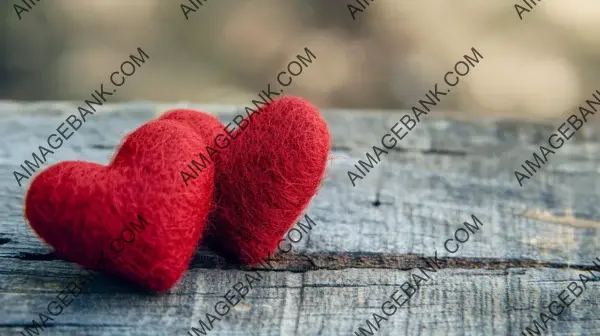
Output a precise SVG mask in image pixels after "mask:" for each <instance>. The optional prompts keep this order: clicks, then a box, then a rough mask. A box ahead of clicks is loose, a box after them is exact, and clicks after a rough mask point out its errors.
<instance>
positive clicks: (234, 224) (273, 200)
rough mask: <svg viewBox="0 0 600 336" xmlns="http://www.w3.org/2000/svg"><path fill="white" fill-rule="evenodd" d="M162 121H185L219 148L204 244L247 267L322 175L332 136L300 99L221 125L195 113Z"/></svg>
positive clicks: (286, 225)
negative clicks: (206, 237) (212, 200)
mask: <svg viewBox="0 0 600 336" xmlns="http://www.w3.org/2000/svg"><path fill="white" fill-rule="evenodd" d="M160 119H174V120H179V121H184V122H186V123H187V124H188V125H190V126H192V128H193V129H195V130H196V131H197V132H198V134H199V136H203V137H206V139H207V140H208V143H209V144H210V145H211V146H214V147H218V148H220V149H219V153H218V154H217V155H215V160H214V163H215V188H216V191H215V209H214V210H213V211H212V213H211V222H212V223H213V224H214V227H213V226H212V225H211V227H210V228H209V231H208V232H207V233H206V234H205V235H209V236H208V238H210V239H207V241H208V244H209V245H210V246H211V247H212V248H214V249H216V250H217V251H219V252H221V253H223V254H224V255H226V256H228V257H234V258H236V259H239V260H241V261H243V262H245V263H247V264H257V263H259V262H261V261H262V260H264V259H265V258H266V257H268V255H269V253H271V252H273V251H274V250H275V248H276V247H277V244H278V242H279V241H280V239H281V238H282V237H283V235H284V234H285V232H286V231H287V230H289V229H290V228H291V227H292V226H293V225H294V222H295V221H296V219H297V218H298V217H299V216H300V215H301V214H302V211H303V210H304V209H305V208H306V207H307V206H308V204H309V202H310V200H311V198H312V197H313V196H314V195H315V193H316V192H317V190H318V188H319V184H320V182H321V179H322V178H323V175H324V173H325V168H326V164H327V160H328V155H329V150H330V148H331V137H330V134H329V130H328V128H327V123H326V122H325V121H324V120H323V118H322V117H321V115H320V113H319V111H318V109H317V108H316V107H315V106H313V105H312V104H311V103H310V102H308V101H307V100H305V99H302V98H297V97H283V98H280V99H277V100H274V101H273V102H272V103H271V104H269V105H267V106H262V108H261V109H260V110H258V111H256V112H253V113H249V114H247V115H246V116H241V115H240V116H236V117H235V118H234V123H231V124H228V125H227V126H225V127H223V125H221V123H220V122H219V121H218V120H217V119H216V118H214V117H213V116H210V115H208V114H204V113H201V112H196V111H193V110H174V111H170V112H168V113H166V114H164V115H163V116H161V118H160ZM242 119H243V120H244V121H242ZM236 126H237V127H236ZM234 128H236V129H235V130H233V129H234ZM232 130H233V131H232ZM190 174H191V172H190Z"/></svg>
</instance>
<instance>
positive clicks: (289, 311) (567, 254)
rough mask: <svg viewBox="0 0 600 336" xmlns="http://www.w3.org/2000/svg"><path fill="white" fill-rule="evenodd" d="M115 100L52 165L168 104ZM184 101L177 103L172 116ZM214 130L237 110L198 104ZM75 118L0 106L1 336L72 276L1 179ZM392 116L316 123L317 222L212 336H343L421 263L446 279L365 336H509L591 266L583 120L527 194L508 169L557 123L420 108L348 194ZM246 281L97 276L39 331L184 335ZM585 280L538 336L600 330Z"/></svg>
mask: <svg viewBox="0 0 600 336" xmlns="http://www.w3.org/2000/svg"><path fill="white" fill-rule="evenodd" d="M184 105H186V104H153V103H143V102H137V103H129V104H116V105H108V106H106V107H103V108H102V110H99V111H98V113H96V114H95V115H94V116H93V117H91V118H90V119H89V120H88V122H86V123H85V124H84V125H83V126H82V127H81V128H80V129H79V130H78V131H77V132H76V133H75V135H74V136H73V137H72V138H71V139H69V140H68V141H66V143H65V144H64V145H63V146H62V147H61V148H60V149H58V150H57V151H56V153H55V154H54V155H50V157H49V158H50V160H49V162H48V164H51V163H54V162H58V161H60V160H72V159H78V160H91V161H95V162H100V163H106V162H108V160H109V159H110V157H111V155H112V152H113V150H114V147H115V146H116V145H117V144H118V143H119V141H120V139H121V138H122V137H123V136H124V135H125V134H126V133H128V132H130V131H132V130H134V129H135V128H137V127H138V126H140V125H141V124H142V123H144V122H146V121H148V120H150V119H152V118H155V117H156V116H157V114H158V113H160V112H161V111H164V110H165V109H167V108H171V107H175V106H184ZM186 106H187V105H186ZM190 106H191V107H196V108H199V109H202V110H207V111H211V112H213V113H215V114H217V115H218V116H219V118H220V119H221V120H222V121H224V122H225V123H227V122H229V121H230V120H231V119H232V118H233V116H234V115H235V114H236V112H237V111H241V110H242V107H239V106H223V105H211V106H207V105H206V106H195V105H190ZM73 112H76V105H75V104H72V103H67V102H47V103H35V104H18V103H14V102H7V101H0V116H1V118H0V134H2V140H3V141H2V142H1V144H0V176H3V177H2V178H0V186H1V187H0V198H1V199H2V201H1V202H0V207H1V208H0V210H1V211H0V216H2V217H1V218H0V303H2V304H1V305H0V334H1V335H20V332H21V331H22V330H23V326H24V325H26V324H28V323H31V320H32V319H34V318H36V312H41V311H43V310H44V309H46V305H47V304H48V302H49V301H51V300H52V298H53V297H55V296H56V294H57V293H58V292H60V291H61V290H62V289H63V288H64V286H66V285H67V283H69V282H70V281H73V280H74V279H77V278H78V276H79V274H80V273H81V272H80V270H79V268H78V267H77V266H76V265H73V264H72V263H69V262H66V261H63V260H60V259H59V258H56V257H55V256H54V255H53V254H52V253H51V249H50V248H49V247H47V246H45V245H44V244H43V243H42V242H41V241H40V240H39V239H38V238H37V237H36V236H35V234H34V233H33V232H32V230H31V229H30V228H29V227H28V225H27V224H26V223H25V222H24V220H23V216H22V213H23V198H24V193H25V190H26V185H25V186H24V187H18V185H17V183H16V181H15V179H14V177H13V176H12V171H13V170H14V169H16V168H17V167H18V165H19V164H21V163H23V160H25V159H30V158H31V152H32V151H33V150H34V149H35V148H37V146H38V145H40V144H42V143H44V142H45V141H46V138H47V136H48V135H49V134H50V133H51V132H53V130H55V129H56V127H57V126H58V125H59V124H60V123H61V122H63V121H64V118H65V117H66V115H68V114H71V113H73ZM403 114H404V112H403V111H389V112H384V111H346V110H329V111H324V115H325V118H326V119H327V121H328V123H329V125H330V128H331V132H332V135H333V150H332V159H331V160H330V164H329V168H328V176H327V179H326V180H325V183H324V184H323V187H322V188H321V190H320V191H319V192H318V194H317V195H316V196H315V198H314V199H313V202H312V203H311V205H310V207H309V208H308V209H307V211H306V213H307V214H308V215H309V216H310V217H311V218H312V219H313V220H314V221H315V222H316V224H317V226H316V227H313V229H312V231H311V232H310V235H308V236H307V237H305V238H304V239H303V240H302V241H301V242H300V243H298V244H295V245H294V249H293V251H292V252H291V253H290V254H286V255H281V256H279V257H277V259H276V261H275V262H274V263H273V265H274V269H273V270H259V272H260V274H263V275H264V278H263V280H261V282H260V283H259V285H258V287H257V288H254V289H253V290H252V291H251V292H250V293H249V295H248V297H246V298H245V299H244V300H243V301H242V302H241V303H240V304H238V305H237V306H236V307H235V309H234V310H233V311H232V312H231V313H229V314H228V315H227V316H226V317H224V318H223V320H222V321H217V323H216V328H215V330H213V331H211V332H210V334H212V335H340V334H353V332H354V331H355V330H356V328H357V327H358V326H359V325H363V326H365V319H367V318H368V317H369V316H370V315H371V314H372V313H374V312H377V311H378V310H379V312H380V306H381V304H382V303H383V302H384V301H385V300H387V299H386V297H389V295H390V294H391V293H392V292H394V290H396V289H399V288H398V286H399V285H400V284H401V283H403V282H404V281H406V280H407V279H408V275H409V273H410V272H411V270H412V269H414V268H415V267H418V266H421V265H422V261H421V257H422V256H427V257H431V256H433V254H434V253H435V252H436V251H437V253H438V257H439V258H440V260H441V261H440V263H441V265H442V270H441V271H439V272H438V273H437V274H436V275H435V276H434V277H432V280H431V281H430V282H427V283H426V284H425V285H424V286H423V287H422V289H421V291H420V293H419V294H418V295H417V296H415V297H414V298H413V299H412V300H411V304H410V307H406V306H405V307H404V308H402V309H401V310H400V311H399V312H397V313H396V314H395V315H394V316H392V317H391V318H390V319H389V321H386V322H383V324H382V328H381V330H380V331H378V332H377V335H520V334H521V331H522V329H523V328H525V327H526V326H528V325H529V323H530V322H531V319H532V318H534V317H536V316H539V315H538V314H539V312H541V311H543V309H544V307H545V306H547V305H548V304H549V303H550V302H551V301H552V300H555V299H556V297H557V295H558V293H560V292H561V291H562V290H563V289H565V287H566V286H567V285H568V283H569V282H571V281H573V280H577V279H578V276H577V274H579V273H580V272H585V271H586V270H596V269H598V267H596V266H595V265H594V264H593V263H592V261H593V260H594V258H596V257H600V253H598V249H597V246H599V243H600V236H599V235H598V225H596V223H598V221H599V220H600V213H598V212H599V210H598V207H597V204H599V199H598V196H597V194H598V193H597V192H595V191H596V190H600V188H599V187H600V185H599V182H598V181H600V179H599V178H598V174H599V170H598V168H597V167H598V166H599V163H600V162H598V161H599V160H600V146H599V143H600V133H599V132H598V124H587V125H585V126H584V127H583V128H582V129H581V130H580V131H579V132H578V133H577V134H576V135H575V137H573V138H572V139H571V140H569V142H568V144H567V145H565V146H563V147H562V148H561V149H559V150H557V152H556V154H555V155H554V156H552V158H551V159H550V161H549V163H548V164H546V165H545V166H544V167H543V169H542V170H541V172H538V173H536V175H534V177H533V178H532V179H531V180H527V181H525V184H524V186H523V187H520V186H519V184H518V183H517V181H516V179H515V177H514V175H513V170H514V169H516V168H517V167H518V166H519V165H520V164H521V163H522V162H523V160H525V159H526V158H529V157H530V156H531V153H532V152H533V151H534V150H536V147H539V145H540V144H543V142H544V141H546V139H547V137H548V136H549V135H550V134H551V133H552V132H554V131H555V130H556V127H557V126H558V125H560V124H561V123H562V121H561V120H556V121H545V122H543V123H541V122H540V123H535V122H531V121H524V120H510V119H479V120H476V121H475V120H468V119H464V118H460V117H454V116H448V115H446V116H443V117H440V116H438V117H436V116H435V115H434V114H433V113H432V114H430V115H429V116H427V118H426V119H425V120H424V121H423V122H421V123H419V124H418V125H417V127H416V128H415V129H414V130H413V131H412V132H411V133H410V134H409V135H408V136H407V137H406V138H405V139H404V140H403V141H402V142H400V143H399V145H398V146H397V147H396V148H395V149H394V150H392V151H390V153H389V154H388V155H384V156H382V161H381V163H379V164H378V165H376V166H375V168H374V169H372V171H371V172H370V173H369V174H368V175H367V176H366V177H365V178H364V179H363V180H358V181H357V186H356V187H352V184H351V183H350V180H349V178H348V176H347V171H348V170H350V169H353V165H354V164H356V163H357V161H358V160H359V159H364V158H365V152H367V151H370V152H371V146H373V145H381V137H382V136H383V135H384V134H385V133H389V128H390V127H391V126H392V125H393V124H394V123H395V122H397V119H399V117H400V116H402V115H403ZM471 214H474V215H476V216H477V217H478V218H479V219H480V220H481V221H482V223H483V226H482V227H480V230H479V231H477V232H475V233H473V234H471V236H470V238H469V241H467V242H466V243H464V244H461V246H460V249H459V250H458V251H457V252H456V253H449V252H448V251H446V250H445V249H444V242H445V241H446V239H448V238H452V237H453V235H454V232H455V231H456V229H458V228H460V227H462V225H463V224H462V223H463V222H465V221H469V222H471ZM245 273H246V270H245V269H244V268H243V267H240V266H237V265H231V264H228V263H227V262H225V261H224V260H223V259H222V258H221V257H219V256H217V255H215V254H213V253H212V252H210V251H205V250H199V251H198V252H197V254H196V256H195V258H194V260H193V262H192V263H191V265H190V270H189V271H188V272H187V273H186V275H185V277H184V279H183V280H182V281H181V282H180V283H179V284H178V285H177V286H176V287H175V288H174V289H173V290H171V291H170V292H169V293H167V294H166V295H163V296H154V295H149V294H146V293H143V292H140V291H138V290H137V289H135V288H134V287H132V286H130V285H128V284H126V283H123V282H122V281H119V280H117V279H112V278H109V277H106V276H104V275H99V276H98V277H97V278H96V280H94V281H93V282H92V283H91V284H89V285H87V286H86V287H85V289H84V293H83V294H82V295H80V296H79V297H78V298H76V299H75V300H74V301H73V303H72V304H71V306H69V307H68V308H66V309H65V311H64V312H63V313H62V314H61V315H59V316H58V317H56V319H55V321H53V325H52V326H51V327H48V328H47V329H46V330H44V331H43V333H42V334H43V335H173V334H179V335H187V331H188V330H189V328H190V327H191V326H197V324H198V322H197V320H198V318H199V317H200V316H202V315H203V314H204V313H205V312H209V311H210V310H212V309H213V306H214V304H215V303H216V302H217V301H218V300H219V299H218V297H220V296H222V295H224V294H225V293H226V292H227V291H228V290H229V289H231V286H232V285H233V284H234V283H236V282H238V281H242V280H243V279H244V274H245ZM597 284H598V283H597V282H593V283H588V289H587V290H586V291H585V292H584V293H583V294H582V295H581V296H580V297H579V298H578V299H577V301H575V302H574V303H573V305H572V306H571V307H570V308H568V309H567V310H566V311H565V312H564V313H563V314H562V315H560V317H559V318H558V320H557V321H551V322H549V326H550V330H549V332H548V333H546V334H552V335H569V334H572V335H600V315H599V313H598V308H599V307H598V305H599V304H598V300H597V297H598V285H597Z"/></svg>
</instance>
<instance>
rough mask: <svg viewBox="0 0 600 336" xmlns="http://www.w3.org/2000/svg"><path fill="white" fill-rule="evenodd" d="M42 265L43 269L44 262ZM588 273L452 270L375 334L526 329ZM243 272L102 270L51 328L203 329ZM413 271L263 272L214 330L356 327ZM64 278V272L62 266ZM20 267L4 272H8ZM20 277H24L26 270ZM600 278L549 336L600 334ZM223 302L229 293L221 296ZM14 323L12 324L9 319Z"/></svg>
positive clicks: (37, 306) (34, 304)
mask: <svg viewBox="0 0 600 336" xmlns="http://www.w3.org/2000/svg"><path fill="white" fill-rule="evenodd" d="M38 266H40V267H44V265H43V263H41V264H39V265H38ZM580 272H581V271H577V270H572V269H571V270H568V269H561V270H557V269H519V268H515V269H508V270H483V269H480V270H456V269H444V270H440V271H438V273H437V274H433V275H432V277H431V280H429V281H427V282H426V283H424V284H422V287H421V290H420V292H419V294H417V295H416V296H414V297H413V298H412V299H411V301H410V307H409V306H408V305H405V306H404V307H403V308H401V309H399V310H398V311H397V312H396V313H395V314H394V315H392V316H389V317H388V318H389V319H388V320H387V321H381V328H380V330H379V332H378V333H377V335H520V332H521V331H522V330H523V329H524V328H526V327H529V326H530V323H531V321H532V319H533V318H537V320H538V321H539V313H540V312H546V313H547V309H546V308H545V307H547V306H548V304H549V303H550V302H552V301H554V300H558V299H557V297H558V295H559V293H560V292H561V291H562V290H564V289H565V288H566V286H567V285H568V284H569V282H571V281H578V274H579V273H580ZM243 273H244V272H242V271H235V270H229V271H223V270H210V269H193V270H192V271H190V272H188V273H187V274H186V276H185V277H184V279H183V280H182V281H181V283H180V284H179V285H178V286H177V287H176V288H175V289H174V290H172V291H171V292H170V293H169V294H167V295H164V296H151V295H147V294H144V293H136V292H135V291H133V290H132V289H131V288H129V287H127V286H125V285H124V284H122V283H119V282H117V281H114V282H113V281H111V280H110V279H107V278H104V277H102V278H101V279H99V281H98V282H97V283H93V284H92V285H90V287H89V288H88V289H87V290H86V291H85V294H83V295H82V296H80V297H79V298H77V299H76V300H75V301H74V302H73V303H72V305H71V306H70V307H68V309H67V310H66V311H65V312H63V313H62V315H60V316H59V317H58V318H57V320H58V323H57V326H53V327H51V328H48V329H46V330H45V331H44V333H43V334H44V335H49V336H50V335H52V336H53V335H90V336H95V335H116V334H124V335H173V334H177V335H184V334H187V331H188V330H189V328H190V327H192V326H193V327H198V319H199V318H203V319H204V320H205V321H206V318H205V317H204V315H205V314H206V312H210V311H211V310H212V309H213V306H214V305H215V303H216V302H217V301H219V296H222V295H224V294H225V293H226V292H227V291H228V290H229V289H230V288H231V286H232V285H233V284H234V283H235V282H237V281H243V278H244V274H243ZM408 273H409V272H407V271H401V270H389V269H378V270H373V269H344V270H336V271H331V270H319V271H308V272H300V273H291V272H263V273H262V274H264V278H263V280H261V281H260V282H259V283H256V284H255V285H256V287H255V288H254V289H252V290H251V291H250V293H249V294H248V296H247V297H246V298H245V299H244V300H243V301H241V303H239V304H238V305H237V306H236V307H235V309H234V310H233V311H232V312H230V313H229V314H228V315H227V316H225V317H224V318H223V319H222V320H221V321H216V322H215V324H214V326H215V328H214V330H213V331H211V332H210V334H213V335H349V334H353V332H354V331H355V330H357V328H358V327H359V326H362V327H365V328H367V326H366V323H365V320H366V319H367V318H370V319H371V321H372V322H373V317H372V314H373V313H378V314H381V315H383V314H382V313H381V305H382V303H383V302H385V301H386V300H389V296H390V295H391V294H392V293H393V292H394V291H395V290H399V289H400V288H399V285H400V284H401V283H403V282H404V281H406V280H407V279H408V278H409V275H408ZM55 275H56V276H57V277H60V278H62V279H64V275H61V274H60V272H59V271H57V272H56V274H55ZM7 277H8V278H11V277H18V275H3V278H5V279H6V278H7ZM19 279H22V277H19ZM40 284H41V286H42V287H44V288H39V290H41V291H42V292H41V293H31V292H22V291H10V292H6V291H3V293H2V295H1V296H0V303H2V307H3V314H4V315H3V319H2V323H3V325H2V326H0V333H2V334H3V335H4V334H6V333H9V332H15V331H18V330H17V329H18V328H15V327H12V326H14V325H18V324H20V323H22V322H23V320H25V319H26V318H27V317H29V316H30V315H31V311H32V310H34V311H35V310H41V309H43V307H42V304H43V303H46V302H48V301H50V300H52V299H53V296H54V295H55V293H56V292H57V291H58V290H57V289H55V288H53V287H54V286H55V285H58V286H60V283H59V278H56V277H53V276H48V277H47V278H46V280H45V281H44V282H43V283H40ZM599 294H600V286H599V282H598V281H596V282H588V283H587V289H586V290H585V291H584V292H583V293H582V294H581V295H580V296H579V297H578V298H576V300H575V301H574V302H573V303H572V304H571V306H570V307H569V308H567V309H565V311H564V312H563V313H562V314H560V315H559V316H557V317H556V321H549V322H548V326H549V331H550V332H548V333H547V334H549V335H568V334H569V333H570V334H573V335H598V334H600V316H599V315H598V313H597V311H598V309H600V303H599V301H598V300H597V298H598V295H599ZM572 298H573V296H572V295H571V298H570V299H569V300H568V301H571V300H572ZM221 300H222V298H221ZM11 325H12V326H11Z"/></svg>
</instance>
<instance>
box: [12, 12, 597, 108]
mask: <svg viewBox="0 0 600 336" xmlns="http://www.w3.org/2000/svg"><path fill="white" fill-rule="evenodd" d="M366 1H368V0H365V2H366ZM352 3H354V1H351V0H347V1H341V0H252V1H242V0H208V1H207V2H206V3H204V6H202V7H201V8H200V9H199V10H198V11H197V12H195V13H190V14H189V20H186V19H185V17H184V15H183V13H182V11H181V8H180V4H188V2H187V0H179V1H165V0H162V1H160V0H128V1H123V0H102V1H92V0H43V1H41V2H39V3H38V4H37V5H36V6H35V7H34V8H33V9H32V10H30V11H29V13H24V14H23V17H22V19H21V20H19V18H18V16H17V14H16V13H15V11H14V9H13V4H21V2H20V1H17V0H7V1H3V2H2V4H1V5H0V17H1V18H2V19H1V20H0V32H1V34H0V99H11V100H25V101H37V100H74V101H79V100H83V99H87V98H89V95H90V93H91V92H93V90H96V89H99V85H100V83H102V82H105V83H107V82H108V76H109V75H110V73H111V72H113V71H115V70H116V69H118V66H119V65H120V64H121V62H123V61H124V60H126V59H127V58H128V56H129V55H130V54H132V53H134V52H135V50H136V49H137V47H138V46H139V47H141V48H142V49H143V50H144V51H146V52H147V53H148V55H149V56H150V60H149V61H147V62H146V64H145V65H144V66H143V67H142V68H141V69H138V70H137V71H136V73H135V75H134V76H133V77H130V78H128V79H127V81H128V82H127V83H126V85H124V86H123V87H122V88H121V89H120V90H119V92H118V94H116V95H115V96H113V97H111V102H113V101H114V102H116V101H129V100H152V101H161V102H180V101H185V102H193V103H227V104H246V103H248V102H249V101H250V100H251V99H254V98H255V97H256V94H257V92H260V91H261V90H263V89H266V85H267V83H269V82H272V83H274V82H275V77H276V75H277V73H278V72H279V71H281V70H282V69H284V67H285V66H286V64H287V63H288V62H289V61H291V60H292V59H293V58H295V56H296V55H297V54H299V53H303V52H302V51H303V49H304V47H309V48H310V49H311V51H313V52H314V54H315V56H316V60H315V61H313V64H311V65H310V66H309V67H308V68H307V69H305V70H304V71H303V73H302V74H301V75H300V76H299V77H296V78H294V83H293V84H292V85H291V86H290V87H289V89H287V90H286V95H300V96H303V97H306V98H308V99H310V100H311V101H313V102H314V103H315V104H317V105H318V106H320V107H339V108H368V109H396V108H406V107H410V106H412V105H413V104H414V103H415V102H416V101H417V100H418V99H421V98H422V97H423V95H424V93H425V92H427V90H429V89H430V88H431V87H432V86H433V84H435V83H436V82H441V81H442V77H443V75H444V74H445V73H446V71H449V70H450V69H451V68H452V66H453V65H454V63H455V62H457V61H458V60H460V59H461V58H462V57H463V55H464V54H471V52H470V49H471V47H475V48H477V50H479V51H480V52H481V53H482V55H483V56H484V59H483V61H481V62H480V63H479V64H478V65H477V66H476V68H474V69H472V70H471V72H470V73H469V75H468V76H467V77H465V78H461V83H460V84H459V85H458V86H457V89H456V90H453V92H452V94H451V95H448V96H447V97H445V99H444V101H443V103H442V108H443V109H444V110H447V111H461V112H465V113H470V114H476V115H482V114H486V115H488V114H502V115H519V116H531V117H533V118H542V117H560V116H563V115H567V114H571V113H573V112H575V110H574V109H575V107H576V106H577V105H579V104H581V103H582V102H583V101H584V100H585V99H589V97H591V94H592V93H593V92H594V90H596V89H597V88H600V76H598V75H599V73H600V57H599V56H600V36H598V32H599V31H600V20H598V17H600V1H598V0H569V1H543V2H540V3H539V4H538V5H537V7H535V8H534V9H533V10H532V11H531V12H530V13H525V14H524V17H523V20H520V19H519V17H518V15H517V13H516V11H515V8H514V3H515V2H507V1H500V0H495V1H482V0H460V1H457V0H376V1H374V2H372V3H371V4H370V6H369V7H368V8H367V9H366V10H364V12H362V13H357V18H356V20H353V19H352V17H351V15H350V12H349V11H348V8H347V4H352ZM354 4H355V3H354ZM188 5H189V4H188Z"/></svg>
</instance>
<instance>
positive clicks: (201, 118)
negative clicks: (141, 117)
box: [158, 109, 227, 161]
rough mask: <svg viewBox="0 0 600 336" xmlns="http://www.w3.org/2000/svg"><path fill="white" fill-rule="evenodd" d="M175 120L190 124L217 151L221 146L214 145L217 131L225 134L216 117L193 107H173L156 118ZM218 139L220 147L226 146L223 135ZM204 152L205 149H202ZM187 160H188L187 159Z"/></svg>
mask: <svg viewBox="0 0 600 336" xmlns="http://www.w3.org/2000/svg"><path fill="white" fill-rule="evenodd" d="M164 119H166V120H176V121H179V122H183V123H185V124H187V125H188V126H190V127H191V128H192V129H193V130H194V131H195V132H196V133H197V134H199V135H200V136H201V137H202V138H204V139H205V140H206V142H207V144H208V145H209V146H211V147H213V148H215V149H217V150H219V151H221V150H222V149H221V148H218V147H217V146H216V145H215V138H216V137H217V135H218V134H219V133H221V134H224V135H225V137H227V135H226V134H225V132H224V131H223V127H224V126H223V124H221V122H220V121H219V119H217V117H215V116H213V115H211V114H208V113H205V112H202V111H197V110H193V109H173V110H169V111H167V112H165V113H163V114H162V115H161V116H160V117H159V118H158V120H164ZM219 140H220V141H218V144H219V145H220V146H221V147H226V146H227V144H224V143H223V142H224V140H223V137H221V138H220V139H219ZM204 152H206V151H204ZM188 161H189V160H188Z"/></svg>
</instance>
